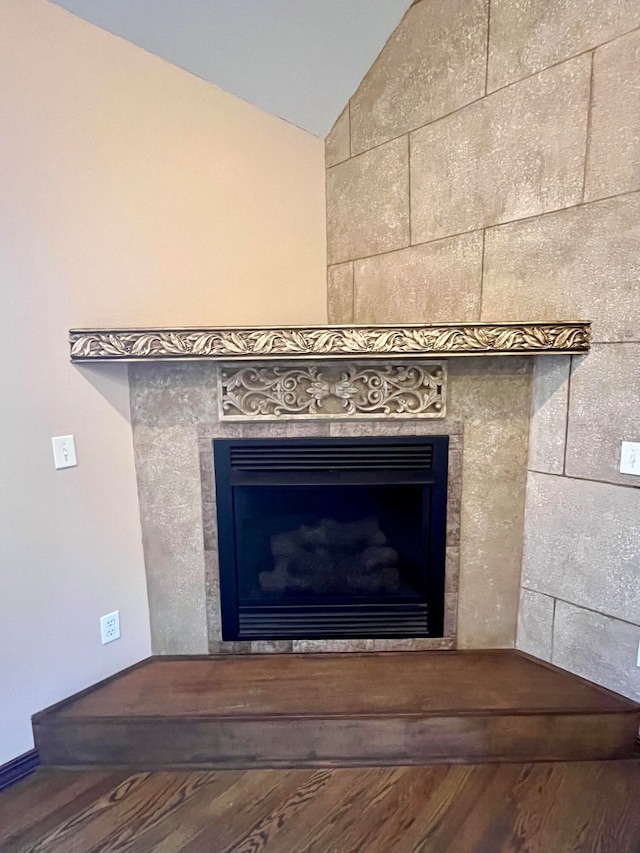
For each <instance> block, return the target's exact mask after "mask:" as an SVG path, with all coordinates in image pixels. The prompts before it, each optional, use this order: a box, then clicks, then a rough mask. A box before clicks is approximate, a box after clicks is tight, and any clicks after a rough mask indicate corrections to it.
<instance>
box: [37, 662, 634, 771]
mask: <svg viewBox="0 0 640 853" xmlns="http://www.w3.org/2000/svg"><path fill="white" fill-rule="evenodd" d="M639 723H640V707H639V706H637V705H636V704H635V703H633V702H631V701H630V700H627V699H624V698H623V697H621V696H617V695H615V694H613V693H611V692H609V691H607V690H604V689H603V688H600V687H597V686H595V685H593V684H590V683H588V682H586V681H584V680H582V679H580V678H577V677H576V676H574V675H570V674H569V673H566V672H563V671H561V670H559V669H556V668H555V667H553V666H551V665H549V664H544V663H541V662H539V661H535V660H534V659H533V658H529V657H528V656H526V655H524V654H522V653H519V652H515V651H463V652H453V651H450V652H425V653H423V652H411V653H409V652H401V653H374V654H348V655H345V654H333V655H332V654H325V655H262V656H260V655H246V656H227V657H218V658H215V657H214V658H211V657H210V658H206V657H202V658H152V659H149V660H147V661H143V662H142V663H141V664H138V665H137V666H135V667H133V668H131V669H129V670H127V671H125V672H124V673H121V674H119V675H117V676H114V677H113V678H111V679H108V680H107V681H105V682H102V683H101V684H98V685H96V686H95V687H93V688H90V689H89V690H86V691H84V692H83V693H80V694H78V695H77V696H75V697H72V698H71V699H68V700H66V701H65V702H62V703H60V704H58V705H56V706H54V707H52V708H49V709H48V710H46V711H43V712H41V713H40V714H37V715H36V716H35V717H34V733H35V740H36V746H37V748H38V751H39V753H40V757H41V760H42V762H43V764H45V765H76V766H94V765H103V766H126V767H131V768H136V769H154V768H167V767H213V768H247V767H313V766H359V765H360V766H366V765H380V764H398V765H404V764H428V763H434V762H476V761H483V762H486V761H544V760H584V759H612V758H627V757H631V756H632V754H633V750H634V742H635V738H636V733H637V730H638V725H639Z"/></svg>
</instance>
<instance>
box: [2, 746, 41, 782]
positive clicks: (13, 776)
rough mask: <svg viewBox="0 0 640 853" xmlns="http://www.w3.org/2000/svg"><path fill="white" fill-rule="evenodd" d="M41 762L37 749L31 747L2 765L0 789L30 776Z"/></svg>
mask: <svg viewBox="0 0 640 853" xmlns="http://www.w3.org/2000/svg"><path fill="white" fill-rule="evenodd" d="M39 764H40V758H39V756H38V750H37V749H30V750H29V752H25V753H23V754H22V755H19V756H18V757H17V758H14V759H12V760H11V761H7V763H6V764H3V765H2V766H1V767H0V791H4V789H5V788H8V787H9V786H10V785H15V783H16V782H19V781H20V780H21V779H24V778H25V776H29V775H30V774H31V773H33V771H34V770H35V769H36V767H37V766H38V765H39Z"/></svg>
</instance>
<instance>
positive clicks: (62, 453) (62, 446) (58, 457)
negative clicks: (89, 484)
mask: <svg viewBox="0 0 640 853" xmlns="http://www.w3.org/2000/svg"><path fill="white" fill-rule="evenodd" d="M51 441H52V443H53V461H54V463H55V466H56V468H73V467H74V465H77V464H78V461H77V459H76V443H75V441H74V439H73V436H72V435H57V436H56V437H55V438H52V439H51Z"/></svg>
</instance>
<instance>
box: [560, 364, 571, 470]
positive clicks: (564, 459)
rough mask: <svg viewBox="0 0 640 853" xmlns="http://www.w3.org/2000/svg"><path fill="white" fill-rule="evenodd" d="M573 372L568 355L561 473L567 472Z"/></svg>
mask: <svg viewBox="0 0 640 853" xmlns="http://www.w3.org/2000/svg"><path fill="white" fill-rule="evenodd" d="M572 374H573V356H570V357H569V376H568V378H567V417H566V420H565V423H564V453H563V454H562V473H563V475H564V476H566V474H567V449H568V447H569V410H570V408H571V377H572Z"/></svg>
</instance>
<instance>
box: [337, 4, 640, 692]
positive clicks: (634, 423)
mask: <svg viewBox="0 0 640 853" xmlns="http://www.w3.org/2000/svg"><path fill="white" fill-rule="evenodd" d="M489 21H490V26H489ZM638 27H640V4H638V3H637V2H635V0H620V2H616V3H609V2H605V0H565V2H563V3H549V2H543V0H521V1H520V2H518V3H514V2H512V0H491V3H490V6H489V0H417V2H416V3H415V4H414V5H413V6H412V7H411V9H410V10H409V11H408V12H407V14H406V15H405V18H404V20H403V21H402V23H401V24H400V26H399V27H398V29H397V30H396V32H395V33H394V35H393V36H392V37H391V39H390V41H389V42H388V44H387V46H386V47H385V49H384V50H383V51H382V53H381V55H380V57H379V58H378V59H377V61H376V63H375V64H374V65H373V67H372V68H371V70H370V71H369V73H368V74H367V76H366V77H365V79H364V80H363V82H362V84H361V85H360V87H359V89H358V90H357V92H356V93H355V94H354V96H353V97H352V98H351V100H350V102H349V104H348V105H347V107H346V108H345V111H344V112H343V114H342V115H341V117H340V118H339V119H338V121H337V122H336V125H335V126H334V128H333V130H332V132H331V133H330V134H329V136H328V138H327V140H326V153H327V166H328V169H327V190H328V196H327V206H328V237H329V240H328V256H329V273H328V290H329V313H330V317H331V318H332V319H333V320H335V321H344V322H348V321H351V320H352V319H355V320H360V321H364V322H375V321H398V322H402V321H410V320H413V321H429V320H432V321H445V320H478V319H482V320H525V319H530V320H553V319H559V320H562V319H585V320H593V323H594V326H593V331H594V340H595V345H594V348H593V350H592V353H591V354H590V355H589V356H587V357H576V358H574V359H573V360H572V361H571V360H569V359H567V358H558V359H547V358H539V359H538V360H537V363H536V370H535V375H534V386H533V407H532V422H531V425H532V428H531V443H530V453H529V465H528V468H529V472H528V476H527V502H526V522H525V536H524V565H523V574H522V588H521V591H520V599H521V603H520V624H519V631H518V645H519V646H520V648H523V649H525V650H527V651H530V652H532V653H533V654H535V655H538V656H539V657H542V658H545V659H547V660H551V661H553V662H554V663H556V664H558V665H559V666H562V667H564V668H566V669H570V670H573V671H575V672H577V673H579V674H580V675H583V676H585V677H586V678H589V679H591V680H593V681H596V682H599V683H601V684H604V685H606V686H608V687H611V688H612V689H614V690H617V691H619V692H621V693H625V694H627V695H629V696H632V697H635V698H640V669H638V668H637V667H636V655H637V651H638V643H639V642H640V489H639V488H638V486H639V483H638V478H637V477H635V478H634V477H631V476H628V475H621V474H620V473H619V472H618V460H619V451H620V442H621V440H623V439H628V440H635V441H638V440H640V431H639V429H640V427H639V422H638V412H639V411H640V396H639V391H638V389H640V299H639V290H638V281H639V279H640V264H639V260H638V259H639V258H640V192H639V190H640V31H639V30H638ZM445 58H446V61H445ZM487 367H488V369H489V365H487ZM484 434H485V435H486V436H490V435H491V433H489V432H487V431H485V433H484ZM472 470H473V469H470V468H469V466H467V467H466V468H465V472H464V474H463V476H466V483H467V486H468V483H469V478H468V476H467V473H468V472H469V471H472ZM519 498H520V495H519V493H518V495H517V499H518V500H519ZM464 506H465V495H464V490H463V523H462V531H461V536H462V541H463V542H464V541H465V540H466V538H467V537H468V536H469V533H470V531H472V532H473V534H474V535H476V536H478V535H479V536H480V537H481V538H482V539H483V540H484V539H485V537H486V528H485V529H484V530H482V529H480V528H478V526H477V525H476V527H475V528H473V527H472V526H470V525H469V524H468V523H467V525H466V527H465V510H464ZM495 509H497V510H498V512H496V513H495V514H494V516H493V518H492V520H491V523H492V525H493V526H494V529H495V525H501V526H503V529H504V530H505V533H506V534H507V535H512V533H513V527H512V524H507V525H506V526H505V520H506V516H505V514H504V513H505V511H507V512H508V511H510V507H509V504H508V503H505V504H504V505H503V507H502V510H501V508H500V506H498V505H496V507H495ZM465 577H466V578H467V579H469V580H470V579H471V574H470V572H469V567H468V566H467V568H466V569H465V565H464V561H463V563H462V565H461V581H460V583H461V589H460V602H461V608H462V605H463V601H464V600H465ZM513 580H514V577H513V573H511V574H510V575H509V582H510V583H513ZM475 582H476V584H481V583H482V580H481V576H480V575H478V574H477V573H476V574H475ZM468 588H469V587H468ZM465 622H466V624H467V625H471V626H472V628H473V632H477V630H478V625H479V624H481V623H478V620H477V618H475V619H474V620H472V621H471V622H469V621H468V620H467V616H465V614H464V611H461V613H460V620H459V624H460V630H461V632H463V628H464V625H465ZM474 636H477V633H475V634H474Z"/></svg>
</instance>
